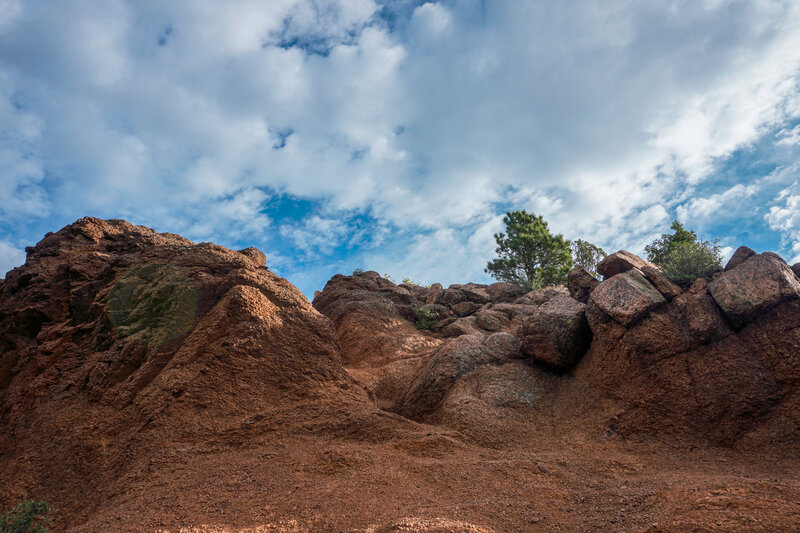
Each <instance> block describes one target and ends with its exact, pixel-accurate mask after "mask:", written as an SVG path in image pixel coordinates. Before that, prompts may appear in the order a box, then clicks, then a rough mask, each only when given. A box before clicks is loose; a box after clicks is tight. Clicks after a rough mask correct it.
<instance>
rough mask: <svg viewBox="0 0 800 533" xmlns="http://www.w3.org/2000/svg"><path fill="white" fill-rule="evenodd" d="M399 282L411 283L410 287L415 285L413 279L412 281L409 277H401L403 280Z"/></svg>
mask: <svg viewBox="0 0 800 533" xmlns="http://www.w3.org/2000/svg"><path fill="white" fill-rule="evenodd" d="M401 283H403V284H404V285H411V286H412V287H414V286H416V283H414V281H412V279H411V278H403V281H402V282H401Z"/></svg>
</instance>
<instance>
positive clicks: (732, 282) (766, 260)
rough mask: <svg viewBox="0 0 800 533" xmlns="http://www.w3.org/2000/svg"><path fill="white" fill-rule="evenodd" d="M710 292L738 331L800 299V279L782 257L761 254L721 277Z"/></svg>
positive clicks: (713, 284)
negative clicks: (768, 311) (764, 315)
mask: <svg viewBox="0 0 800 533" xmlns="http://www.w3.org/2000/svg"><path fill="white" fill-rule="evenodd" d="M708 289H709V291H710V292H711V295H712V296H713V297H714V300H715V301H716V302H717V305H719V306H720V308H722V311H723V312H724V313H725V316H726V317H727V318H728V320H730V322H731V324H733V326H734V327H735V328H736V329H741V328H742V327H743V326H744V325H745V324H747V323H748V322H750V321H752V320H753V319H754V318H755V317H756V316H757V315H758V314H759V313H762V312H764V311H766V310H767V309H769V308H771V307H774V306H775V305H778V304H779V303H781V302H782V301H786V300H790V299H795V298H797V297H800V279H798V278H797V276H796V275H794V272H792V269H791V268H789V265H787V264H786V263H785V262H784V261H783V260H782V259H781V258H780V257H778V256H775V255H773V254H759V255H754V256H752V257H750V258H749V259H746V260H745V261H743V262H741V263H740V264H739V265H737V266H736V267H735V268H732V269H731V270H729V271H727V272H725V273H724V274H722V275H721V276H718V277H717V278H716V279H714V281H712V282H711V284H710V285H709V288H708Z"/></svg>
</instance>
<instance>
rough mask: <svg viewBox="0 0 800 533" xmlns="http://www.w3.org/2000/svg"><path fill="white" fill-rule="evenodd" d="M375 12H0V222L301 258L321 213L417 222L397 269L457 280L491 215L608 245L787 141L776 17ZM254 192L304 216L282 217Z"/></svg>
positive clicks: (479, 263) (295, 2) (771, 13)
mask: <svg viewBox="0 0 800 533" xmlns="http://www.w3.org/2000/svg"><path fill="white" fill-rule="evenodd" d="M401 4H402V5H401ZM401 4H391V5H386V6H382V5H381V4H378V3H376V2H374V1H372V0H330V1H316V0H315V1H312V0H276V1H274V2H268V3H265V2H259V1H256V0H237V1H232V2H226V3H222V4H220V3H219V2H213V1H211V0H178V1H174V2H166V3H165V2H156V1H155V0H146V1H141V2H127V1H123V0H112V1H102V2H101V1H99V0H98V1H94V2H81V1H77V0H74V1H67V0H65V1H63V2H58V3H56V4H52V3H45V2H41V1H38V0H31V1H30V2H24V3H23V2H9V1H8V0H6V1H5V2H4V3H2V4H0V6H3V7H4V9H0V13H2V14H0V124H2V126H0V132H1V133H2V137H0V162H2V166H3V168H5V169H8V171H7V172H4V173H3V174H2V176H0V193H2V194H4V195H5V198H9V199H10V200H8V201H6V202H4V203H3V205H0V220H3V221H14V223H15V224H20V223H21V221H24V220H28V219H30V218H35V217H37V216H38V217H49V216H53V213H56V214H58V216H59V219H63V218H67V219H69V218H78V217H79V216H82V215H84V214H86V213H89V212H90V213H92V214H98V215H100V216H126V217H129V218H132V219H134V220H136V221H137V222H140V223H146V224H150V225H155V226H157V227H159V228H160V229H164V230H170V231H184V232H187V233H188V234H189V236H190V237H192V238H195V239H213V240H220V241H226V240H233V239H234V238H235V236H236V235H242V234H244V235H246V236H247V237H248V238H250V239H252V240H253V241H257V242H260V243H261V244H262V247H265V248H269V242H270V238H271V237H270V233H269V232H265V231H264V228H266V227H268V226H270V225H271V224H274V225H277V226H279V227H280V226H283V225H285V226H286V227H285V229H282V230H279V232H280V234H282V235H284V236H285V237H287V238H290V239H293V241H294V242H295V243H296V244H297V246H298V247H299V249H301V250H304V252H305V253H308V254H314V253H316V254H325V253H330V252H331V251H332V250H334V249H335V248H336V247H337V246H339V245H341V244H342V243H345V242H346V241H347V238H348V237H347V235H346V232H347V231H352V228H351V229H350V230H347V229H346V228H347V226H346V225H344V224H343V225H340V226H338V227H337V226H336V225H335V224H333V225H330V224H329V225H327V226H326V224H327V222H326V221H331V220H336V219H337V217H339V218H341V217H344V218H347V217H349V216H350V214H351V213H353V212H360V213H368V214H369V215H370V216H371V217H372V218H373V219H374V220H376V224H377V226H376V228H375V229H369V228H363V227H361V228H359V229H357V230H355V231H360V232H361V233H362V235H363V234H371V235H372V236H373V237H375V235H378V234H380V233H381V232H384V233H385V232H386V231H387V230H386V228H388V227H392V228H397V229H398V231H399V232H410V234H411V235H412V236H413V235H414V234H415V232H419V231H422V232H423V233H420V234H419V235H420V236H419V239H418V240H413V238H412V240H413V242H414V244H413V245H412V246H411V248H410V249H409V250H407V252H408V256H407V257H406V258H405V259H404V260H403V261H404V262H403V263H401V265H400V266H403V267H404V268H407V269H408V275H412V274H413V275H416V276H419V277H421V276H422V275H423V274H424V273H425V272H428V271H425V270H424V268H430V269H432V270H430V273H431V274H428V275H429V276H432V275H433V274H432V273H434V272H437V273H444V272H445V270H444V266H443V265H449V266H451V267H453V268H458V269H459V278H460V279H462V280H463V279H467V278H470V277H476V276H480V275H482V268H483V265H484V264H485V262H486V260H487V259H488V258H487V257H486V255H487V254H488V255H491V253H492V250H493V244H492V242H491V240H492V239H491V233H492V232H493V231H496V229H497V225H498V220H499V218H498V211H501V210H505V209H506V208H508V207H511V208H520V207H525V208H527V209H529V210H533V211H535V212H537V213H541V214H544V215H545V216H546V218H547V219H548V220H549V221H550V223H551V227H552V229H554V230H555V231H557V232H560V233H564V234H565V236H567V237H568V238H577V237H582V238H587V239H589V240H592V241H593V242H597V243H598V244H602V245H603V246H604V247H606V248H607V249H617V248H622V247H626V248H629V249H633V250H632V251H634V250H635V249H637V248H641V247H643V245H644V243H646V242H648V239H652V238H653V236H657V235H658V234H659V233H661V232H662V231H664V230H665V229H666V228H665V227H664V224H665V223H666V222H668V220H669V218H670V216H669V213H670V212H672V211H673V210H675V209H677V211H678V213H679V214H680V216H686V217H695V218H696V219H697V220H698V221H701V220H705V219H708V218H709V217H713V216H714V213H715V212H719V211H720V210H724V209H725V208H726V206H729V205H731V204H734V203H737V202H740V203H746V202H747V201H748V199H751V198H752V197H753V193H752V190H751V186H752V184H750V183H745V182H742V183H731V184H730V186H729V187H728V188H729V190H728V191H727V192H723V193H718V194H712V195H707V196H705V197H701V198H696V199H692V198H689V197H688V195H690V194H691V191H693V190H695V188H697V187H699V186H700V185H701V184H702V183H703V181H704V180H706V179H707V178H708V176H709V173H710V172H711V171H712V170H713V169H714V168H716V166H717V165H718V164H719V163H720V162H724V161H726V160H728V158H730V156H731V154H732V153H733V152H735V151H736V150H737V149H741V148H743V147H748V146H752V145H753V143H754V142H756V141H757V140H758V139H761V138H762V137H763V136H764V135H765V134H766V132H768V131H769V130H770V128H787V129H785V130H784V132H782V133H781V134H780V135H779V137H778V138H777V139H773V140H775V141H777V142H778V143H783V144H784V145H789V144H791V143H793V142H794V141H793V139H795V137H796V136H797V131H796V130H797V128H796V127H795V128H794V129H788V126H786V123H787V121H788V120H790V119H792V118H796V117H797V115H798V114H800V106H798V104H797V101H798V87H797V77H798V70H799V69H800V65H799V63H798V61H800V33H798V27H800V4H798V3H797V2H793V1H788V0H787V1H770V2H767V1H757V0H752V1H742V2H736V3H728V2H718V1H716V0H714V1H711V0H709V1H706V2H693V1H689V0H685V1H681V2H673V3H669V4H658V3H647V2H643V3H630V2H627V1H623V0H618V1H612V2H605V3H603V5H602V6H601V5H598V4H597V3H596V2H593V1H589V0H579V1H575V2H568V3H564V2H555V1H553V2H528V3H524V2H523V3H519V2H496V3H485V2H480V1H478V0H465V1H463V2H457V3H447V4H445V3H440V2H429V3H425V4H423V5H420V6H415V7H409V4H408V3H401ZM397 6H400V7H397ZM5 7H8V9H5ZM392 9H396V10H397V17H399V18H403V17H405V18H404V19H403V21H401V22H398V23H396V24H394V25H388V24H386V23H384V22H383V21H382V19H381V18H380V17H379V16H378V14H379V13H381V11H382V10H392ZM406 11H407V12H406ZM392 28H395V30H394V31H392ZM264 191H271V192H270V193H265V192H264ZM268 194H288V195H292V196H296V197H300V198H311V199H315V200H319V201H320V204H321V205H324V206H325V208H324V210H323V211H320V212H313V213H310V214H309V215H308V218H307V220H304V221H301V222H292V223H290V224H284V221H281V220H277V221H273V220H271V218H270V215H269V214H264V213H262V211H263V208H264V206H265V204H266V201H267V200H268ZM337 213H340V214H337ZM777 216H778V215H776V217H777ZM779 218H780V217H778V218H776V219H775V220H776V221H777V220H778V219H779ZM780 220H783V219H780ZM776 224H778V225H780V223H779V222H776ZM381 228H383V229H381ZM320 235H324V236H327V238H328V239H329V241H325V240H324V239H322V238H321V237H319V236H320ZM429 238H430V239H432V242H431V243H430V244H428V243H426V242H423V240H424V239H429ZM357 241H358V239H357ZM358 242H362V243H374V242H375V239H373V238H366V237H365V238H363V239H361V240H360V241H358ZM354 246H357V244H354ZM390 252H391V250H390V251H389V252H384V255H383V256H381V257H378V256H374V259H375V260H376V261H379V262H380V261H384V263H385V264H386V266H387V267H388V266H390V264H389V263H390V261H389V259H388V258H389V256H391V255H392V254H391V253H390ZM370 253H372V254H377V253H378V252H377V251H372V252H370ZM365 266H369V265H365ZM442 275H444V274H442Z"/></svg>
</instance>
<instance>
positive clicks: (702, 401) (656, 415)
mask: <svg viewBox="0 0 800 533" xmlns="http://www.w3.org/2000/svg"><path fill="white" fill-rule="evenodd" d="M598 271H599V272H600V273H601V274H603V275H604V280H603V281H602V282H601V281H600V280H597V279H595V278H594V277H592V276H591V274H589V273H588V272H586V271H585V270H584V269H582V268H577V269H575V270H574V271H573V272H571V273H570V275H569V277H568V284H567V286H568V287H567V288H564V287H547V288H544V289H540V290H537V291H533V292H529V293H527V294H523V293H522V292H521V291H520V289H519V288H518V287H515V286H512V285H509V284H506V283H495V284H492V285H480V284H474V283H471V284H466V285H451V286H450V287H447V288H443V287H441V286H440V285H438V284H435V285H433V286H431V287H420V286H412V285H403V284H401V285H395V284H393V283H392V282H390V281H388V280H385V279H383V278H381V277H380V276H379V275H378V273H376V272H365V273H363V274H360V275H358V276H341V275H338V276H334V277H333V278H332V279H331V280H330V282H328V284H327V285H326V287H325V289H324V290H323V291H322V292H321V293H318V295H317V297H316V298H315V299H314V306H315V308H317V309H318V310H319V311H320V312H322V313H323V314H325V315H327V316H328V317H329V318H331V320H332V321H333V322H334V324H335V325H336V327H337V330H338V331H339V335H340V340H341V343H342V353H343V362H344V365H345V367H346V368H348V370H349V371H350V373H351V374H352V375H354V376H356V377H357V379H359V378H360V380H361V382H362V384H364V385H365V386H366V387H367V388H368V390H370V392H371V393H372V394H373V395H374V396H375V398H376V401H377V403H378V405H380V406H381V407H382V408H384V409H388V410H391V411H395V412H397V413H400V414H402V415H404V416H406V417H409V418H412V419H414V420H420V421H428V422H437V423H438V422H441V420H442V419H443V417H446V416H445V414H444V413H447V412H448V405H449V404H451V403H452V404H459V405H463V404H464V402H465V401H466V400H465V398H460V397H454V398H451V397H450V394H451V393H450V391H451V390H454V391H457V390H458V387H457V384H458V382H459V381H460V380H462V379H466V378H467V377H468V376H469V375H470V373H472V372H476V371H477V370H478V369H479V368H481V367H484V366H490V367H492V368H493V370H494V372H500V373H501V374H502V372H503V371H504V370H502V369H505V370H507V371H508V372H509V373H512V374H513V373H518V372H523V373H526V374H527V375H528V377H529V380H530V381H531V382H537V383H540V386H539V388H540V389H542V390H545V389H547V388H548V386H549V387H550V388H551V389H552V390H551V394H552V395H554V396H568V395H570V394H574V389H577V388H585V389H588V390H591V391H593V394H594V395H595V396H596V398H595V399H594V401H589V402H587V404H588V405H598V404H602V403H606V404H613V407H611V408H607V409H606V410H607V413H605V414H604V415H603V417H604V418H606V420H605V423H606V424H607V425H608V427H609V428H613V431H614V432H625V433H627V434H628V435H631V434H636V433H643V432H644V433H646V432H665V431H671V432H674V433H676V434H678V435H681V436H682V437H693V438H694V437H696V438H701V439H709V440H711V441H713V442H717V443H723V442H724V443H728V444H731V443H735V442H739V441H742V442H744V441H747V440H748V439H756V440H758V439H761V440H765V441H775V440H776V439H777V440H781V441H785V442H790V443H791V442H795V443H796V442H797V440H798V436H800V416H798V415H797V412H798V410H797V407H798V405H800V404H798V403H797V398H796V393H795V392H794V391H795V390H796V389H797V386H798V383H800V381H798V379H799V378H800V361H799V360H798V358H797V355H796V352H795V351H793V350H795V349H796V348H797V347H800V329H798V327H799V326H800V315H799V314H798V309H800V300H798V299H799V298H800V279H798V277H797V275H796V274H795V273H794V272H793V270H792V268H791V267H789V265H787V264H786V263H785V262H784V261H783V259H781V258H780V257H779V256H777V255H776V254H772V253H770V252H766V253H763V254H756V253H755V252H752V250H749V249H746V248H744V247H743V248H741V249H739V250H737V251H736V253H735V254H734V255H733V257H732V258H731V260H730V262H729V263H728V265H727V267H726V269H725V271H724V272H721V273H718V274H717V275H716V276H715V277H714V279H713V280H712V281H711V282H710V283H709V282H707V281H706V280H703V279H701V280H698V281H697V282H696V283H695V284H694V285H693V286H691V287H690V288H688V289H686V290H682V289H681V288H680V287H678V286H677V285H675V284H674V283H672V282H671V281H670V280H669V279H668V278H667V277H666V276H665V275H664V274H663V273H662V272H661V270H660V269H659V268H658V267H656V266H655V265H653V264H651V263H649V262H647V261H645V260H643V259H641V258H639V257H637V256H635V255H633V254H631V253H629V252H626V251H624V250H623V251H620V252H618V253H615V254H612V255H610V256H608V257H607V258H606V259H605V260H604V261H602V262H601V263H600V264H599V265H598ZM423 307H424V308H427V309H430V310H432V311H433V312H434V313H435V314H436V317H437V319H438V321H437V322H436V323H435V324H434V325H433V327H432V328H431V330H430V331H429V332H421V331H418V330H416V329H414V327H413V320H414V310H415V309H420V308H423ZM765 329H769V330H774V331H776V332H778V333H777V336H778V338H780V339H781V340H782V342H781V343H775V342H770V341H769V340H768V339H767V338H765V336H764V331H765ZM396 347H400V348H399V349H398V348H396ZM554 380H555V381H554ZM509 383H514V379H509ZM553 383H556V384H555V385H553ZM506 392H509V391H506ZM454 394H455V393H454ZM511 394H516V395H517V396H519V397H524V393H522V392H520V391H516V392H513V393H511ZM473 400H474V399H473ZM464 416H465V417H466V418H467V419H466V420H463V421H459V422H457V423H455V426H456V427H459V428H461V429H463V423H471V424H479V422H478V421H477V420H476V419H475V417H474V416H473V414H471V413H465V415H464Z"/></svg>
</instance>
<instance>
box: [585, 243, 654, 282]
mask: <svg viewBox="0 0 800 533" xmlns="http://www.w3.org/2000/svg"><path fill="white" fill-rule="evenodd" d="M645 265H652V263H650V262H648V261H645V260H644V259H642V258H641V257H639V256H638V255H634V254H632V253H630V252H628V251H626V250H620V251H619V252H616V253H613V254H611V255H607V256H606V257H605V258H604V259H603V260H602V261H600V262H599V263H598V264H597V273H598V274H600V275H601V276H603V279H608V278H611V277H613V276H616V275H617V274H622V273H624V272H627V271H628V270H631V269H634V268H638V269H639V270H641V269H642V267H643V266H645Z"/></svg>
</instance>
